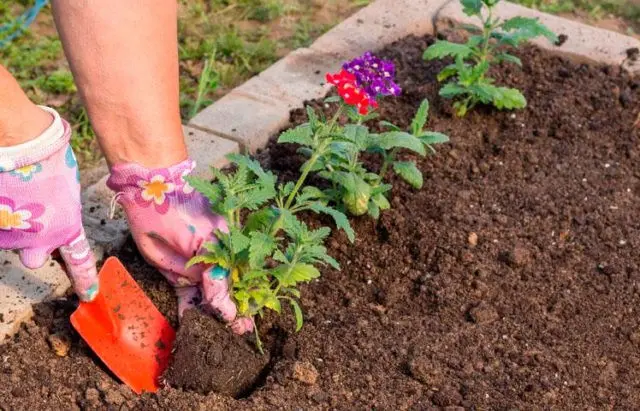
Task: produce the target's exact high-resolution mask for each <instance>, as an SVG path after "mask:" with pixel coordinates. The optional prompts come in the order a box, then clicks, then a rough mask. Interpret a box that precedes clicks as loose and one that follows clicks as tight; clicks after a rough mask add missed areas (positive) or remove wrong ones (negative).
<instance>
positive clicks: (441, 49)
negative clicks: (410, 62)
mask: <svg viewBox="0 0 640 411" xmlns="http://www.w3.org/2000/svg"><path fill="white" fill-rule="evenodd" d="M473 54H474V49H473V48H472V47H469V46H468V45H466V44H457V43H451V42H450V41H445V40H437V41H436V42H435V43H434V44H433V45H431V46H430V47H429V48H427V49H426V50H425V52H424V54H423V56H422V57H423V58H424V59H425V60H434V59H442V58H445V57H454V58H457V57H461V58H463V59H467V58H469V57H471V56H472V55H473Z"/></svg>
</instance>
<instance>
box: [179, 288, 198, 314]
mask: <svg viewBox="0 0 640 411" xmlns="http://www.w3.org/2000/svg"><path fill="white" fill-rule="evenodd" d="M175 290H176V295H177V296H178V317H179V318H182V315H183V314H184V312H185V311H186V310H189V309H191V308H195V307H197V306H198V304H200V300H201V297H200V290H199V289H198V287H195V286H193V287H176V289H175Z"/></svg>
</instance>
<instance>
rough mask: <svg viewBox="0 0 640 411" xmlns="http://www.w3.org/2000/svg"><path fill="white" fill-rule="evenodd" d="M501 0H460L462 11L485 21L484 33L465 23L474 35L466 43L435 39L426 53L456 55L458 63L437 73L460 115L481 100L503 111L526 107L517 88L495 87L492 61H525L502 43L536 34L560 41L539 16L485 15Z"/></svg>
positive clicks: (430, 56) (519, 41) (443, 92)
mask: <svg viewBox="0 0 640 411" xmlns="http://www.w3.org/2000/svg"><path fill="white" fill-rule="evenodd" d="M498 2H499V0H460V3H461V5H462V8H463V11H464V12H465V13H466V14H467V15H469V16H476V17H478V18H479V19H480V20H481V22H482V25H481V27H482V30H481V34H478V29H477V28H475V27H469V26H465V29H467V31H469V32H470V33H471V34H473V35H471V36H470V37H469V40H468V41H467V43H466V44H455V43H450V42H447V41H436V43H435V44H433V45H432V46H430V47H428V48H427V49H426V50H425V52H424V58H425V59H428V60H431V59H436V58H437V59H442V58H445V57H453V58H454V59H455V64H449V65H448V66H446V67H445V68H443V69H442V70H441V71H440V73H439V74H438V77H437V78H438V81H445V80H449V81H450V82H449V83H447V84H445V85H444V86H443V87H442V88H441V89H440V95H441V96H442V97H444V98H449V99H454V100H455V101H454V103H453V108H454V109H455V110H456V114H457V115H458V116H460V117H462V116H464V115H466V113H467V112H468V110H469V109H471V108H473V107H474V106H475V105H477V104H478V103H482V104H492V105H493V106H495V107H496V108H498V109H500V110H503V109H506V110H511V109H519V108H524V107H526V104H527V102H526V99H525V98H524V96H523V95H522V93H520V92H519V91H518V90H515V89H510V88H507V87H499V86H495V85H494V84H493V83H494V81H493V79H491V78H489V77H488V76H487V73H488V72H489V67H490V65H491V64H495V63H501V62H508V63H512V64H516V65H518V66H522V61H520V59H519V58H518V57H516V56H514V55H512V54H509V53H507V52H504V51H503V47H502V46H511V47H518V46H519V45H520V44H522V43H523V42H525V41H528V40H531V39H533V38H536V37H540V36H543V37H546V38H547V39H548V40H549V41H551V42H554V43H555V42H556V41H557V40H558V38H557V36H556V35H555V33H553V32H552V31H551V30H549V28H548V27H546V26H545V25H544V24H542V23H540V21H539V20H538V19H534V18H529V17H521V16H516V17H513V18H510V19H508V20H505V21H500V19H499V18H494V17H492V13H487V14H488V15H487V16H483V13H482V8H483V7H484V6H486V7H488V8H489V9H491V8H492V7H493V6H495V5H496V4H497V3H498Z"/></svg>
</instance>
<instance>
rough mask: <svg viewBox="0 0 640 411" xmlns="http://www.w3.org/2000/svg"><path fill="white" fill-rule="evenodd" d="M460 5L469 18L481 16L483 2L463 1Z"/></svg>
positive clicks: (477, 0)
mask: <svg viewBox="0 0 640 411" xmlns="http://www.w3.org/2000/svg"><path fill="white" fill-rule="evenodd" d="M460 3H462V11H464V14H466V15H467V16H479V15H480V13H481V12H482V0H461V1H460Z"/></svg>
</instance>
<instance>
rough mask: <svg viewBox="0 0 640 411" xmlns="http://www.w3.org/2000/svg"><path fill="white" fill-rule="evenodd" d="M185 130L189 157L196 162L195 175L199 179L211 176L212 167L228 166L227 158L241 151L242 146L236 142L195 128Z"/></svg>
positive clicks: (187, 127) (185, 128) (186, 127)
mask: <svg viewBox="0 0 640 411" xmlns="http://www.w3.org/2000/svg"><path fill="white" fill-rule="evenodd" d="M183 128H184V135H185V139H186V142H187V150H188V151H189V156H190V157H191V158H192V159H193V160H195V162H196V169H195V170H194V175H196V176H198V177H208V176H210V175H211V171H210V167H218V168H221V167H224V166H226V165H227V164H229V161H228V160H227V159H226V158H225V156H226V155H227V154H230V153H238V152H239V151H240V145H239V144H238V143H236V142H235V141H231V140H228V139H224V138H222V137H218V136H216V135H213V134H211V133H209V132H206V131H202V130H198V129H196V128H193V127H189V126H184V127H183Z"/></svg>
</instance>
